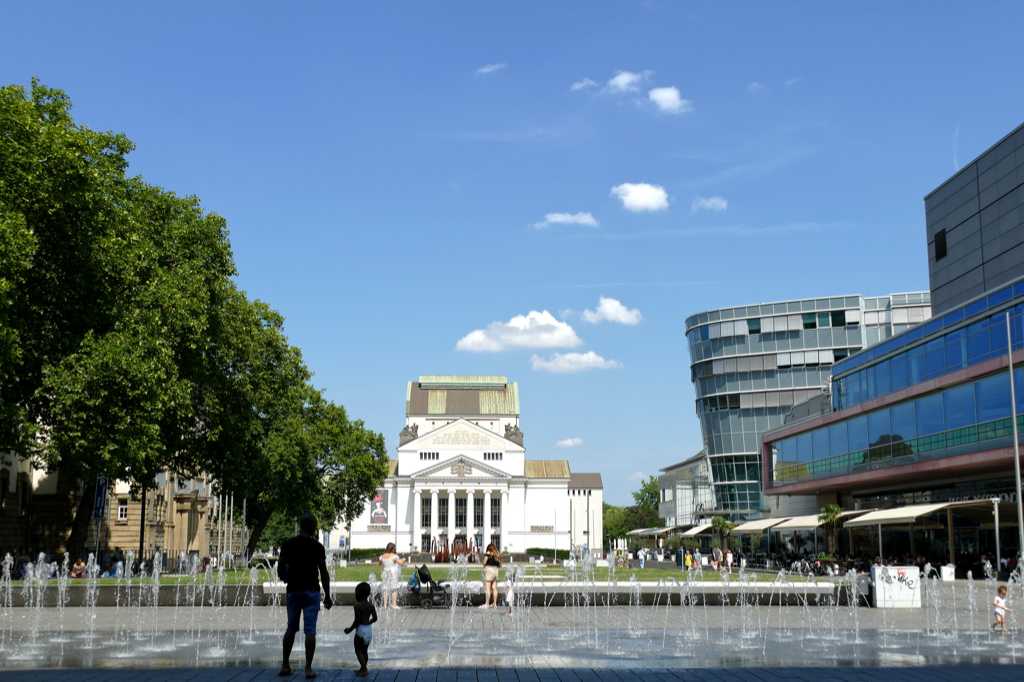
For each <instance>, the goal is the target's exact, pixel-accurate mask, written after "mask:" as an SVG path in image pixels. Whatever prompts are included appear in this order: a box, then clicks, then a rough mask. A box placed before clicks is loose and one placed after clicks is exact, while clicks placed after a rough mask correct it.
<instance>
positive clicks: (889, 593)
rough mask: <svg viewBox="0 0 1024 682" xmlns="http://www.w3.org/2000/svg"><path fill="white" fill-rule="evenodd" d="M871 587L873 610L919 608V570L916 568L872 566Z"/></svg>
mask: <svg viewBox="0 0 1024 682" xmlns="http://www.w3.org/2000/svg"><path fill="white" fill-rule="evenodd" d="M871 585H872V588H873V589H872V590H871V596H872V600H873V606H874V607H875V608H886V609H919V608H921V569H919V568H918V567H917V566H872V567H871Z"/></svg>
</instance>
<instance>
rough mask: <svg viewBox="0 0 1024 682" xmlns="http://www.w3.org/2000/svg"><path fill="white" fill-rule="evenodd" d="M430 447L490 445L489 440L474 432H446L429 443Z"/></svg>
mask: <svg viewBox="0 0 1024 682" xmlns="http://www.w3.org/2000/svg"><path fill="white" fill-rule="evenodd" d="M430 442H431V444H432V445H483V446H486V445H490V444H491V439H490V438H488V437H487V436H485V435H483V434H482V433H476V432H475V431H447V432H445V433H441V434H438V435H436V436H434V437H433V439H432V440H431V441H430Z"/></svg>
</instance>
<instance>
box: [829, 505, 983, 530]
mask: <svg viewBox="0 0 1024 682" xmlns="http://www.w3.org/2000/svg"><path fill="white" fill-rule="evenodd" d="M976 504H977V503H976V502H967V503H957V502H945V503H942V504H911V505H907V506H906V507H897V508H896V509H882V510H880V511H873V512H868V513H867V514H864V515H863V516H861V517H859V518H856V519H853V520H851V521H846V522H845V523H843V527H844V528H861V527H864V526H893V525H909V524H911V523H914V521H916V520H917V519H918V517H921V516H926V515H927V514H934V513H935V512H937V511H942V510H943V509H946V508H947V507H959V506H968V505H969V506H975V505H976ZM984 504H988V505H991V502H984Z"/></svg>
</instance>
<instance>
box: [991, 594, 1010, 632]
mask: <svg viewBox="0 0 1024 682" xmlns="http://www.w3.org/2000/svg"><path fill="white" fill-rule="evenodd" d="M992 606H993V607H995V608H994V611H995V616H996V622H994V623H992V625H991V627H989V629H990V630H992V631H993V632H995V629H996V627H1001V628H1002V629H1003V632H1004V633H1005V632H1006V612H1007V611H1010V610H1011V609H1010V608H1009V607H1007V606H1006V586H1005V585H1000V586H999V589H998V590H996V598H995V600H994V601H993V602H992Z"/></svg>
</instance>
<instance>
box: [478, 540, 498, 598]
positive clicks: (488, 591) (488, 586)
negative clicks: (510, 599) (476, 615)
mask: <svg viewBox="0 0 1024 682" xmlns="http://www.w3.org/2000/svg"><path fill="white" fill-rule="evenodd" d="M482 563H483V565H484V605H483V606H481V607H480V608H482V609H486V608H488V607H490V606H493V607H494V608H498V572H499V571H500V570H501V552H499V551H498V548H497V547H495V546H494V543H493V542H492V543H491V544H489V545H487V549H486V550H485V551H484V556H483V561H482Z"/></svg>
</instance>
